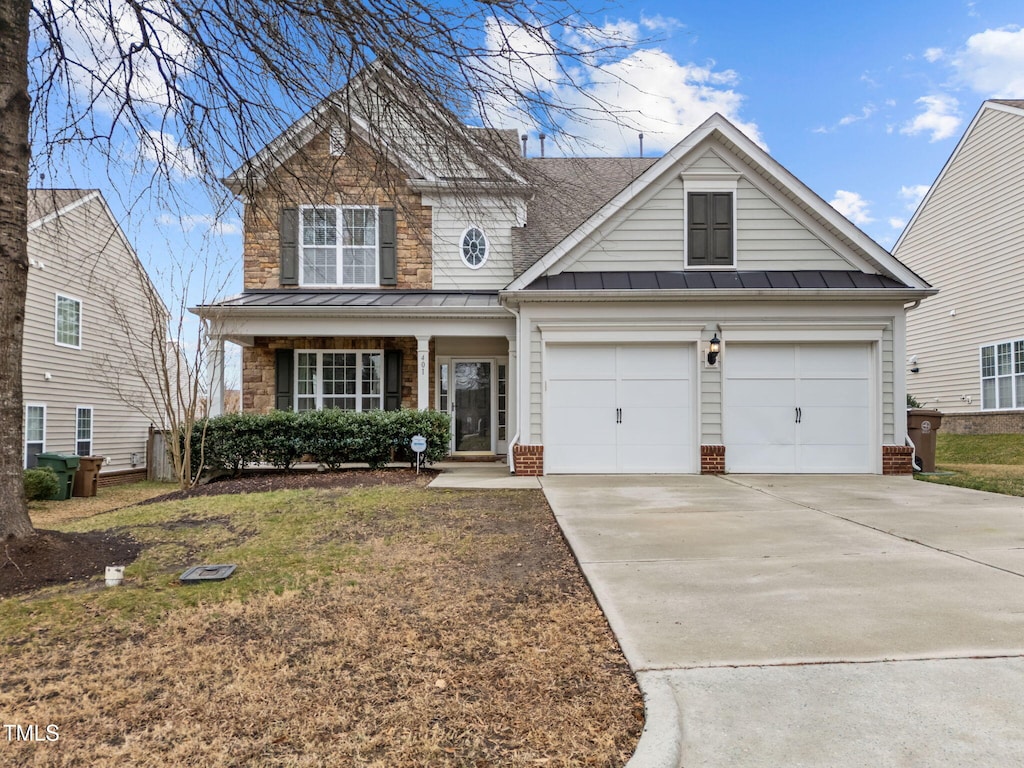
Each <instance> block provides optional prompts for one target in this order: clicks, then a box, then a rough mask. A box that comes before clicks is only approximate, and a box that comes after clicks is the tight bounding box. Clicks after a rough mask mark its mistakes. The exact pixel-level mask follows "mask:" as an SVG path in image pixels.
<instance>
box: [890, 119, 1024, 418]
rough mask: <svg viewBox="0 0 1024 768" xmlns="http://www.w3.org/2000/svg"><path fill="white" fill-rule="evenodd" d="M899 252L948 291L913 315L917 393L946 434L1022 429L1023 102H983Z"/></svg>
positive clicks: (911, 367)
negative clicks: (941, 415)
mask: <svg viewBox="0 0 1024 768" xmlns="http://www.w3.org/2000/svg"><path fill="white" fill-rule="evenodd" d="M893 252H894V253H896V254H897V255H898V256H899V258H900V259H902V260H905V261H906V263H907V264H909V265H911V266H912V267H913V268H914V270H916V271H918V272H920V273H921V274H922V275H924V276H925V277H926V278H927V279H928V280H929V281H930V282H932V283H934V284H935V285H937V286H938V287H939V288H940V289H941V293H940V294H939V295H938V296H936V297H935V298H934V299H929V300H928V301H926V302H924V303H923V304H922V305H921V308H920V309H917V310H915V311H914V312H912V313H911V315H910V318H909V322H908V325H907V355H908V358H907V369H908V371H909V375H908V390H909V391H910V393H911V394H913V395H914V396H915V397H916V398H917V399H918V400H920V401H921V402H922V404H924V405H926V406H927V407H929V408H938V409H939V410H941V411H942V412H943V413H944V414H945V417H944V419H943V422H942V429H943V430H944V431H949V432H967V433H983V434H984V433H998V432H1024V101H1021V100H1016V101H1014V100H1006V99H995V100H992V101H986V102H985V103H984V104H982V105H981V108H980V109H979V110H978V113H977V114H976V115H975V116H974V119H973V120H972V121H971V124H970V125H969V126H968V128H967V130H966V131H965V132H964V135H963V137H962V138H961V139H960V141H959V142H958V143H957V145H956V148H955V149H954V150H953V154H952V155H951V156H950V158H949V160H948V161H947V162H946V164H945V166H943V168H942V171H941V172H940V173H939V175H938V178H937V179H936V180H935V183H934V184H932V186H931V188H930V189H929V190H928V193H927V194H926V195H925V197H924V198H923V199H922V200H921V203H920V205H919V206H918V208H917V211H916V212H915V213H914V216H913V218H911V220H910V223H909V224H908V225H907V227H906V229H905V230H904V231H903V234H902V235H901V236H900V239H899V240H898V241H897V243H896V245H895V247H894V249H893ZM982 264H984V266H985V269H984V270H981V269H980V267H981V265H982Z"/></svg>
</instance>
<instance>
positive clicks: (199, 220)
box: [156, 213, 242, 236]
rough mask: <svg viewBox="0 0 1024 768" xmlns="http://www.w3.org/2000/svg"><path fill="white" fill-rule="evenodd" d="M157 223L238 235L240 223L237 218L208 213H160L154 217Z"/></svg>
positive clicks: (214, 233)
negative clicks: (225, 218) (220, 216)
mask: <svg viewBox="0 0 1024 768" xmlns="http://www.w3.org/2000/svg"><path fill="white" fill-rule="evenodd" d="M156 221H157V224H159V225H161V226H165V227H171V226H178V227H181V229H182V231H183V232H192V231H193V230H196V229H204V230H206V231H207V232H209V233H210V234H212V235H220V236H226V235H240V234H242V223H241V222H240V221H238V220H237V219H228V220H222V219H219V218H217V217H216V216H213V215H211V214H208V213H200V214H188V215H184V216H173V215H171V214H169V213H162V214H160V215H159V216H157V217H156Z"/></svg>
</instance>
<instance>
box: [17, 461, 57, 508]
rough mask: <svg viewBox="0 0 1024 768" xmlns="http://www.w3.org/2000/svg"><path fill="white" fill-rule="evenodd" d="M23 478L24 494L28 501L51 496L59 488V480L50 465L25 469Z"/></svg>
mask: <svg viewBox="0 0 1024 768" xmlns="http://www.w3.org/2000/svg"><path fill="white" fill-rule="evenodd" d="M24 480H25V496H26V497H27V498H28V500H29V501H38V500H39V499H49V498H53V497H54V496H56V495H57V492H58V491H59V490H60V481H59V480H58V479H57V473H56V472H54V471H53V468H52V467H36V468H34V469H26V470H25V474H24Z"/></svg>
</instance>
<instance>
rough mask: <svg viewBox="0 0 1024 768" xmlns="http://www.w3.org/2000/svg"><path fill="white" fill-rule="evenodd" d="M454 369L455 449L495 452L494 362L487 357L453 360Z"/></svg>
mask: <svg viewBox="0 0 1024 768" xmlns="http://www.w3.org/2000/svg"><path fill="white" fill-rule="evenodd" d="M452 373H453V376H452V381H451V384H452V451H453V452H455V453H492V452H493V451H494V439H493V436H494V426H493V424H492V419H491V412H492V408H491V405H492V403H493V398H492V397H491V381H492V378H493V377H492V375H491V374H492V364H491V362H490V361H485V360H453V361H452Z"/></svg>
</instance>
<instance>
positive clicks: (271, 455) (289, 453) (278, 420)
mask: <svg viewBox="0 0 1024 768" xmlns="http://www.w3.org/2000/svg"><path fill="white" fill-rule="evenodd" d="M253 416H256V414H253ZM257 418H262V420H263V425H262V426H263V435H262V437H263V440H262V443H261V450H260V460H261V461H264V462H266V463H267V464H273V465H274V466H275V467H277V468H278V469H291V467H292V465H293V464H294V463H295V462H297V461H298V460H299V459H301V458H302V455H303V454H305V453H308V451H306V450H305V449H304V448H303V447H302V445H301V441H300V440H299V430H298V419H299V416H298V414H296V413H293V412H291V411H271V412H270V413H268V414H264V415H263V416H257Z"/></svg>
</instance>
